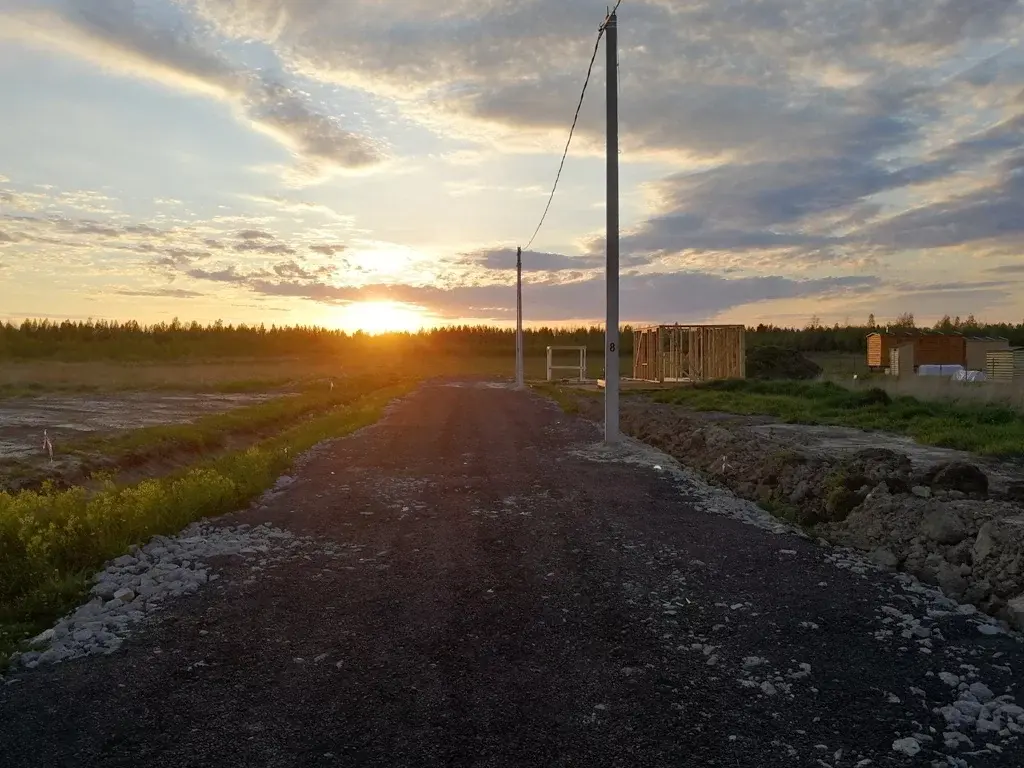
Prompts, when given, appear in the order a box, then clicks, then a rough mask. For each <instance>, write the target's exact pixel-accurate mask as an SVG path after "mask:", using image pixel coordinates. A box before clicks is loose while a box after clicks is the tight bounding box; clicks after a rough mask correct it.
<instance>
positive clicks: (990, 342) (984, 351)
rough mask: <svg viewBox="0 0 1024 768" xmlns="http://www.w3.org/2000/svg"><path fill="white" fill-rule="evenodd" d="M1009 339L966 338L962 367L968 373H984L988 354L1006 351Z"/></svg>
mask: <svg viewBox="0 0 1024 768" xmlns="http://www.w3.org/2000/svg"><path fill="white" fill-rule="evenodd" d="M1009 348H1010V341H1009V339H1004V338H1002V337H996V336H968V337H967V361H966V365H964V367H965V368H966V369H967V370H968V371H984V370H986V368H985V366H986V365H987V364H988V362H987V361H988V353H989V352H998V351H1000V350H1008V349H1009Z"/></svg>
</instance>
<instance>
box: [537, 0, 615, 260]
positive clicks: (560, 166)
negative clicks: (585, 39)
mask: <svg viewBox="0 0 1024 768" xmlns="http://www.w3.org/2000/svg"><path fill="white" fill-rule="evenodd" d="M620 5H622V0H619V1H618V2H617V3H615V8H614V9H612V12H611V13H609V14H608V16H607V17H606V19H605V22H607V20H608V18H611V17H612V16H614V15H615V12H616V11H618V10H619V6H620ZM604 30H605V25H604V24H602V25H601V27H600V29H599V30H598V32H597V40H595V41H594V52H593V54H591V56H590V66H588V67H587V79H586V80H584V81H583V90H582V91H581V92H580V100H579V103H578V104H577V105H576V114H575V115H574V116H573V119H572V127H571V128H570V129H569V139H568V141H566V142H565V151H564V152H563V153H562V161H561V162H560V163H559V164H558V173H557V174H555V183H554V185H553V186H552V187H551V194H550V195H549V196H548V204H547V205H546V206H544V213H543V214H541V217H540V222H539V223H538V224H537V228H536V229H535V230H534V231H533V236H532V237H531V238H530V242H528V243H527V244H526V248H525V249H524V250H527V251H528V250H530V246H531V245H533V241H534V240H536V239H537V235H538V234H539V233H540V228H541V227H543V226H544V221H545V219H547V217H548V211H550V210H551V203H552V201H554V199H555V191H556V190H557V189H558V182H559V180H561V178H562V170H563V169H564V168H565V159H566V158H567V157H568V156H569V146H570V145H571V144H572V137H573V135H574V134H575V133H576V123H578V122H579V119H580V110H582V109H583V99H584V97H585V96H586V95H587V86H588V85H590V76H591V74H592V73H593V71H594V62H595V61H597V52H598V50H599V49H600V47H601V38H602V37H604Z"/></svg>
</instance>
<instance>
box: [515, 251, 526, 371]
mask: <svg viewBox="0 0 1024 768" xmlns="http://www.w3.org/2000/svg"><path fill="white" fill-rule="evenodd" d="M525 378H526V376H525V373H524V371H523V249H522V248H517V249H516V389H523V388H524V387H525V386H526V381H525Z"/></svg>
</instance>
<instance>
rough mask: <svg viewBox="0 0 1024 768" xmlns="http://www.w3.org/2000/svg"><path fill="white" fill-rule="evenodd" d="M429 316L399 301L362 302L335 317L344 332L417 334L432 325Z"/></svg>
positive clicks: (342, 310) (344, 309)
mask: <svg viewBox="0 0 1024 768" xmlns="http://www.w3.org/2000/svg"><path fill="white" fill-rule="evenodd" d="M429 321H430V315H429V314H428V313H427V312H425V311H424V310H422V309H420V308H419V307H415V306H413V305H411V304H402V303H400V302H397V301H360V302H355V303H352V304H348V305H346V306H344V307H342V308H340V309H339V310H338V312H337V313H336V314H335V320H334V322H335V324H336V325H337V327H339V328H341V329H342V330H345V331H363V332H364V333H392V332H395V331H418V330H420V329H421V328H423V327H424V326H425V325H429V324H430V322H429Z"/></svg>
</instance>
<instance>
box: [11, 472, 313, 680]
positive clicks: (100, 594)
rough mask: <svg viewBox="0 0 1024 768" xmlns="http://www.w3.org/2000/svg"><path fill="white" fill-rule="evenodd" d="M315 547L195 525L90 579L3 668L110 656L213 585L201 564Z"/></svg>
mask: <svg viewBox="0 0 1024 768" xmlns="http://www.w3.org/2000/svg"><path fill="white" fill-rule="evenodd" d="M289 484H290V483H289ZM315 544H316V542H315V541H314V540H313V539H309V538H299V537H296V536H295V535H294V534H292V533H289V532H288V531H283V530H280V529H278V528H274V527H272V526H271V525H270V524H269V523H268V524H265V525H261V526H257V527H251V526H248V525H239V526H237V527H219V526H214V525H211V524H209V522H208V521H201V522H198V523H193V524H192V525H190V526H189V527H188V528H186V529H185V530H184V531H182V532H181V533H180V534H179V535H177V536H174V537H166V536H155V537H153V538H152V539H151V540H150V541H149V543H148V544H146V545H145V546H144V547H142V548H138V547H133V549H132V552H131V553H130V554H127V555H122V556H120V557H118V558H115V559H114V560H112V561H111V562H110V563H109V564H108V565H107V567H106V568H105V569H104V570H102V571H100V572H99V573H97V574H96V575H95V576H94V577H93V582H94V585H93V587H92V590H91V593H92V595H93V597H92V599H91V600H89V602H87V603H85V604H84V605H81V606H79V607H78V608H77V609H76V610H75V611H73V612H72V613H70V614H69V615H67V616H65V617H64V618H62V619H61V620H60V621H59V622H57V624H56V625H55V626H54V627H53V628H52V629H48V630H46V631H45V632H42V633H41V634H39V635H38V636H36V637H35V638H33V639H32V640H31V641H30V646H31V647H32V650H31V651H28V652H25V653H20V654H15V655H14V656H13V657H12V658H11V661H12V663H13V664H14V665H20V666H22V667H27V668H29V669H32V668H34V667H37V666H39V665H40V664H47V663H59V662H62V661H67V660H70V659H76V658H79V657H82V656H91V655H97V654H111V653H114V652H115V651H117V650H118V649H119V648H120V647H121V644H122V643H123V642H124V640H125V639H126V638H127V637H128V636H129V635H130V634H131V630H132V628H133V627H134V626H136V625H138V624H139V623H140V622H143V621H145V620H146V619H147V618H148V617H150V616H151V615H152V614H154V613H156V612H158V611H159V610H160V609H161V608H162V607H163V606H165V605H166V604H167V603H168V602H170V601H171V600H174V599H176V598H180V597H183V596H186V595H191V594H193V593H195V592H196V591H198V590H199V589H200V588H201V587H202V586H203V585H204V584H207V583H208V582H210V581H214V580H216V574H212V573H211V572H210V567H209V566H208V565H207V564H206V562H205V560H206V559H207V558H210V557H215V556H218V555H235V556H240V557H250V558H258V559H259V560H260V562H261V563H265V564H266V565H268V566H269V565H273V564H276V563H279V562H282V561H285V560H289V559H294V558H297V557H302V556H303V555H304V554H305V553H306V552H307V551H308V550H309V549H310V547H311V546H313V545H315Z"/></svg>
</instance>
